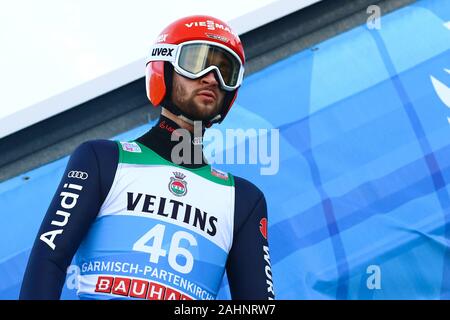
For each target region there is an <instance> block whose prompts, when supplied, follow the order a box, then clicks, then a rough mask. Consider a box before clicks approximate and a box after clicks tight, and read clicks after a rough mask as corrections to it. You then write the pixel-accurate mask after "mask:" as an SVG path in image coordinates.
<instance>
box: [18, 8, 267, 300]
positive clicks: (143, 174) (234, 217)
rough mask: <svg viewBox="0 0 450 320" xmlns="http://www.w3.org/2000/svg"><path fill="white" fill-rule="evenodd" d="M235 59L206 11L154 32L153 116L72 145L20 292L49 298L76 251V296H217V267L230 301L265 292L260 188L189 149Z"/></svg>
mask: <svg viewBox="0 0 450 320" xmlns="http://www.w3.org/2000/svg"><path fill="white" fill-rule="evenodd" d="M244 61H245V58H244V51H243V48H242V45H241V42H240V40H239V37H238V36H237V35H236V34H235V33H233V31H232V30H231V29H230V27H229V26H228V25H227V24H226V23H224V22H223V21H220V20H218V19H216V18H213V17H209V16H191V17H186V18H183V19H180V20H178V21H175V22H174V23H172V24H171V25H169V26H168V27H167V28H166V29H165V30H164V31H163V32H162V33H161V34H160V36H159V37H158V38H157V41H156V43H155V44H154V46H153V47H152V49H151V50H150V56H149V59H148V62H147V66H146V85H147V96H148V98H149V100H150V102H151V103H152V104H153V105H154V106H158V105H161V106H162V112H161V118H160V120H159V122H158V124H157V125H156V126H154V127H153V128H152V129H151V130H150V131H149V132H147V133H146V134H145V135H143V136H142V137H140V138H138V139H136V141H131V142H114V141H108V140H95V141H88V142H86V143H83V144H82V145H80V146H79V147H78V148H77V149H76V150H75V151H74V153H73V154H72V156H71V158H70V161H69V163H68V165H67V168H66V171H65V173H64V176H63V178H62V181H61V183H60V185H59V187H58V190H57V192H56V194H55V196H54V198H53V200H52V202H51V205H50V207H49V209H48V211H47V214H46V216H45V218H44V221H43V222H42V225H41V228H40V230H39V233H38V236H37V238H36V240H35V243H34V246H33V249H32V252H31V256H30V259H29V262H28V266H27V270H26V273H25V277H24V281H23V284H22V290H21V294H20V298H21V299H58V298H59V297H60V294H61V290H62V287H63V285H64V281H65V276H66V269H67V267H68V266H69V264H70V262H71V260H72V258H73V256H74V255H75V254H76V259H75V263H76V264H77V265H78V267H79V268H80V277H79V288H78V295H79V297H80V298H81V299H119V298H129V299H214V298H215V297H216V295H217V292H218V291H219V289H220V284H221V281H222V277H223V274H224V272H225V270H226V272H227V276H228V281H229V285H230V291H231V296H232V298H233V299H273V298H274V290H273V283H272V274H271V270H270V259H269V248H268V242H267V209H266V202H265V198H264V195H263V194H262V192H261V191H260V190H259V189H258V188H257V187H255V186H254V185H253V184H251V183H250V182H248V181H246V180H244V179H242V178H239V177H234V176H232V175H230V174H227V173H224V172H221V171H219V170H216V169H214V168H212V167H211V166H210V165H208V164H207V163H206V161H205V159H204V157H203V156H200V157H197V156H196V153H197V154H198V152H200V153H201V150H202V149H201V148H202V144H201V138H202V137H201V136H195V135H194V132H195V131H196V130H194V124H195V123H200V124H201V130H199V131H200V132H201V134H203V132H204V130H205V128H208V127H210V126H211V125H212V124H213V123H216V122H221V121H222V120H223V119H224V118H225V116H226V114H227V113H228V111H229V110H230V107H231V105H232V104H233V102H234V100H235V98H236V95H237V91H238V88H239V86H240V84H241V82H242V79H243V73H244V66H243V65H244ZM194 122H195V123H194ZM182 130H185V132H188V136H189V137H190V139H192V143H189V148H188V149H187V150H186V149H183V150H181V152H180V153H179V154H177V153H176V152H173V151H174V150H176V148H175V147H176V146H177V144H178V143H179V142H178V141H173V140H175V139H172V137H181V136H182V135H183V131H182ZM198 158H200V159H198ZM196 160H199V161H196ZM180 162H181V163H180ZM177 163H179V164H177Z"/></svg>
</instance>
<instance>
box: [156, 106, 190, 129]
mask: <svg viewBox="0 0 450 320" xmlns="http://www.w3.org/2000/svg"><path fill="white" fill-rule="evenodd" d="M161 115H162V116H164V117H166V118H169V119H170V120H172V121H173V122H175V123H176V124H177V125H178V126H179V127H180V128H183V129H186V130H188V131H189V132H191V133H192V132H194V125H193V124H192V123H190V122H188V121H187V120H188V119H184V118H181V117H178V116H176V115H175V114H173V113H172V112H170V111H169V110H167V109H166V108H162V109H161Z"/></svg>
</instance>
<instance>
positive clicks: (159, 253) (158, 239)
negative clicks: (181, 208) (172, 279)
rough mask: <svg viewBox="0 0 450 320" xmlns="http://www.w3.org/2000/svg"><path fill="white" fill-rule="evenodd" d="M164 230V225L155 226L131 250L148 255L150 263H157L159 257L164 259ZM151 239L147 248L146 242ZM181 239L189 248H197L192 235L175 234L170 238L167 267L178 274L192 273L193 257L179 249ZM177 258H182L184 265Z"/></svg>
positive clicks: (178, 232) (186, 251)
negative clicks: (185, 241) (187, 243)
mask: <svg viewBox="0 0 450 320" xmlns="http://www.w3.org/2000/svg"><path fill="white" fill-rule="evenodd" d="M165 230H166V226H165V225H163V224H157V225H156V226H154V227H153V228H151V229H150V230H149V231H148V232H147V233H146V234H144V235H143V236H142V237H141V238H140V239H139V240H138V241H136V243H135V244H134V245H133V250H134V251H141V252H146V253H149V254H150V259H149V261H150V262H152V263H158V261H159V257H165V256H166V255H167V251H166V250H164V249H163V248H162V243H163V238H164V231H165ZM151 239H154V240H153V244H152V245H151V246H148V245H147V242H149V241H150V240H151ZM183 239H186V240H187V241H188V242H189V244H190V245H191V246H197V240H196V239H195V238H194V236H193V235H192V234H190V233H188V232H185V231H177V232H175V233H174V234H173V236H172V240H171V242H170V247H169V257H168V258H169V265H170V266H171V267H172V268H173V269H174V270H176V271H178V272H180V273H189V272H191V271H192V268H193V266H194V257H193V256H192V253H191V252H190V251H189V250H188V249H186V248H183V247H180V242H181V240H183ZM178 256H182V257H184V258H185V259H186V262H185V263H184V264H180V263H178V262H177V257H178Z"/></svg>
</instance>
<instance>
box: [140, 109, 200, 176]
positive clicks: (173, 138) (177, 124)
mask: <svg viewBox="0 0 450 320" xmlns="http://www.w3.org/2000/svg"><path fill="white" fill-rule="evenodd" d="M163 110H164V109H163ZM189 125H190V124H189V123H187V122H185V121H183V120H182V119H180V118H178V117H177V116H175V115H174V114H173V113H171V112H169V111H167V110H166V112H161V117H160V118H159V121H158V123H157V124H156V125H155V126H154V127H153V128H152V129H150V130H149V131H148V132H147V133H146V134H144V135H143V136H141V137H139V138H138V139H136V141H138V142H139V143H142V144H143V145H145V146H147V147H148V148H150V149H152V150H153V151H155V152H156V153H157V154H159V155H160V156H161V157H163V158H164V159H166V160H167V161H170V162H173V163H176V164H180V165H182V166H184V167H187V168H199V167H202V166H204V165H206V164H207V162H206V159H205V158H204V155H203V144H202V143H201V141H202V137H203V133H204V129H202V130H194V126H192V125H191V127H192V130H189ZM178 129H180V130H182V129H185V130H184V131H183V130H182V131H181V132H180V131H179V130H178ZM195 131H199V132H198V133H197V132H196V134H194V132H195ZM175 146H177V148H176V149H175V150H174V148H175ZM180 146H183V148H181V150H180V148H179V147H180ZM172 150H174V154H172ZM177 159H181V163H180V161H179V160H177Z"/></svg>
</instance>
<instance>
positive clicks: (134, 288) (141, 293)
mask: <svg viewBox="0 0 450 320" xmlns="http://www.w3.org/2000/svg"><path fill="white" fill-rule="evenodd" d="M148 285H149V283H148V281H144V280H137V279H133V281H131V290H130V297H133V298H141V299H145V297H146V296H147V291H148Z"/></svg>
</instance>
